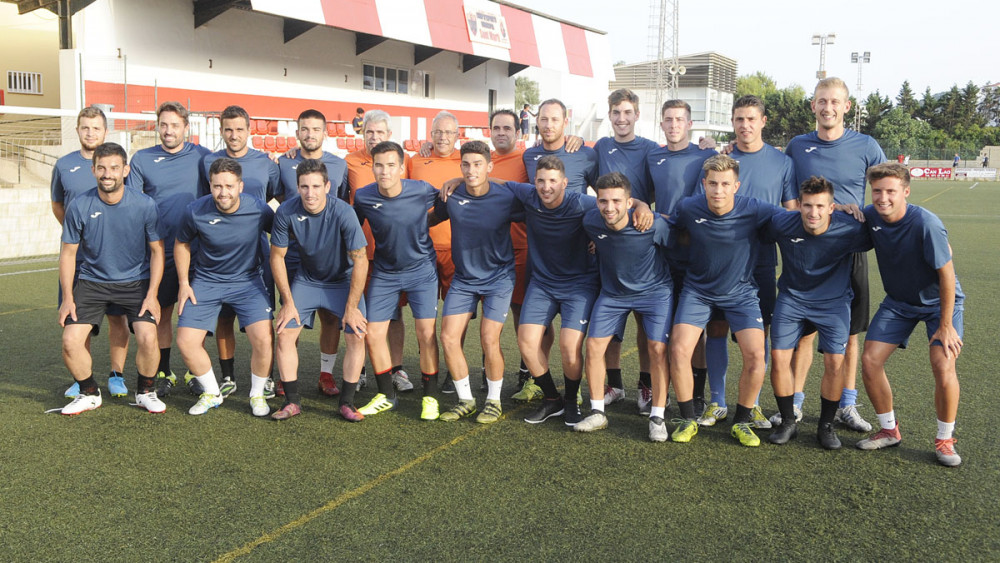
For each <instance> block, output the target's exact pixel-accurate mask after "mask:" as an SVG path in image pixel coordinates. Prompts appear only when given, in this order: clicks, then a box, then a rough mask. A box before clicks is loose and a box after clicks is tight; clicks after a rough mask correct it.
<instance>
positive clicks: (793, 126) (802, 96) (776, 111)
mask: <svg viewBox="0 0 1000 563" xmlns="http://www.w3.org/2000/svg"><path fill="white" fill-rule="evenodd" d="M763 99H764V105H765V110H766V115H767V127H765V128H764V132H763V138H764V142H765V143H768V144H771V145H774V146H780V147H783V146H785V145H787V144H788V141H790V140H791V139H792V137H794V136H796V135H800V134H802V133H806V132H809V131H812V130H813V129H815V128H816V116H814V115H813V112H812V109H811V108H810V107H809V100H808V99H806V92H805V90H804V89H803V88H802V87H801V86H799V85H796V84H793V85H792V86H789V87H787V88H782V89H781V90H775V91H774V92H770V93H768V94H765V95H764V98H763Z"/></svg>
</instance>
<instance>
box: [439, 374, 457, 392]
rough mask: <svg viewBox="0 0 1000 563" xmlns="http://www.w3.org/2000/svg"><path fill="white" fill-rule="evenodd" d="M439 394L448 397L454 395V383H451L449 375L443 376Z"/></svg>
mask: <svg viewBox="0 0 1000 563" xmlns="http://www.w3.org/2000/svg"><path fill="white" fill-rule="evenodd" d="M441 392H442V393H447V394H449V395H451V394H453V393H455V382H454V381H452V379H451V375H449V374H445V375H444V383H442V384H441Z"/></svg>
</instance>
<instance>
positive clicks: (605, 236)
mask: <svg viewBox="0 0 1000 563" xmlns="http://www.w3.org/2000/svg"><path fill="white" fill-rule="evenodd" d="M597 238H599V239H606V238H608V235H597Z"/></svg>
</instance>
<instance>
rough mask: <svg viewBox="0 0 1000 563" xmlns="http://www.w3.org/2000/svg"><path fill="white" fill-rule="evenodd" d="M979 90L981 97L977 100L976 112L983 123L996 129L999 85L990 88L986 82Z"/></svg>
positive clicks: (999, 103) (999, 96)
mask: <svg viewBox="0 0 1000 563" xmlns="http://www.w3.org/2000/svg"><path fill="white" fill-rule="evenodd" d="M981 91H982V93H983V99H982V100H981V101H980V102H979V107H978V108H977V112H978V113H979V116H980V118H981V119H982V120H983V123H984V124H986V125H989V126H990V127H991V128H994V129H997V128H998V127H997V126H1000V86H993V87H992V88H991V87H990V86H989V85H988V84H987V85H984V86H983V88H982V90H981Z"/></svg>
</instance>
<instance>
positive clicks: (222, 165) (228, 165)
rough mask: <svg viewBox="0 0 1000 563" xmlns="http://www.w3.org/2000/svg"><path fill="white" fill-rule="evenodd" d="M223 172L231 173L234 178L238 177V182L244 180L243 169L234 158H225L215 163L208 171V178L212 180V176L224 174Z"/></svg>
mask: <svg viewBox="0 0 1000 563" xmlns="http://www.w3.org/2000/svg"><path fill="white" fill-rule="evenodd" d="M223 172H229V173H230V174H232V175H233V176H236V179H237V180H242V179H243V167H242V166H240V163H239V162H236V161H235V160H233V159H232V158H229V157H225V156H224V157H222V158H220V159H218V160H216V161H215V162H213V163H212V166H210V167H209V169H208V177H209V179H211V178H212V176H215V175H216V174H222V173H223Z"/></svg>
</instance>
